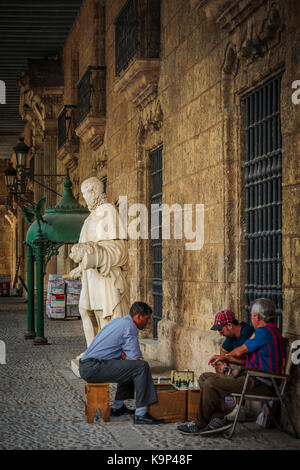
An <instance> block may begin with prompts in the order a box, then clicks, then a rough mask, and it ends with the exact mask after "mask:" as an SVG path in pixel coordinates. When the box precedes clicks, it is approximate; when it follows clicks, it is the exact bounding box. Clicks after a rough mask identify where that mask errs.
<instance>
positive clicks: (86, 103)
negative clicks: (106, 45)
mask: <svg viewBox="0 0 300 470" xmlns="http://www.w3.org/2000/svg"><path fill="white" fill-rule="evenodd" d="M105 71H106V67H102V66H92V65H89V67H88V68H87V70H86V71H85V73H84V74H83V76H82V77H81V79H80V80H79V81H78V83H77V124H80V123H81V122H82V121H83V119H84V118H85V117H86V116H87V115H88V114H89V112H90V111H93V112H94V113H95V114H96V115H97V114H102V115H105Z"/></svg>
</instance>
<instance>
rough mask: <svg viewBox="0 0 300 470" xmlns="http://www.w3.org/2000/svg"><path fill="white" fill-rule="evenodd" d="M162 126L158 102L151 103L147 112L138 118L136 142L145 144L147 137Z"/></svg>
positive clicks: (161, 113)
mask: <svg viewBox="0 0 300 470" xmlns="http://www.w3.org/2000/svg"><path fill="white" fill-rule="evenodd" d="M162 124H163V111H162V108H161V104H160V101H159V100H157V101H156V102H154V103H152V105H151V106H150V108H149V109H148V108H147V111H144V113H143V114H141V116H140V120H139V126H138V130H137V140H138V142H139V143H140V144H143V143H144V142H145V139H146V138H147V135H148V134H149V133H151V132H152V131H158V130H159V129H160V128H161V127H162Z"/></svg>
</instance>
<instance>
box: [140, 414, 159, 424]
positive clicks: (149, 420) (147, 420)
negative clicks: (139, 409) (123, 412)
mask: <svg viewBox="0 0 300 470" xmlns="http://www.w3.org/2000/svg"><path fill="white" fill-rule="evenodd" d="M164 422H165V420H164V419H156V418H153V416H151V415H149V413H146V414H145V415H143V416H136V415H134V418H133V423H134V424H162V423H164Z"/></svg>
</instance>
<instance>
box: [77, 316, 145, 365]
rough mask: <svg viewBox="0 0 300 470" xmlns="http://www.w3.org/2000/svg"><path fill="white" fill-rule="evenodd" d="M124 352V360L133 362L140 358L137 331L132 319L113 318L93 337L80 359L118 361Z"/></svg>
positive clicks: (128, 317)
mask: <svg viewBox="0 0 300 470" xmlns="http://www.w3.org/2000/svg"><path fill="white" fill-rule="evenodd" d="M122 351H124V353H125V354H126V359H128V360H131V361H135V360H138V359H139V358H140V357H141V356H142V353H141V350H140V345H139V341H138V330H137V327H136V325H135V324H134V323H133V320H132V317H131V316H130V315H126V316H125V317H122V318H115V319H114V320H111V321H110V322H109V323H108V324H107V325H105V326H104V327H103V328H102V329H101V330H100V331H99V333H98V334H97V335H96V336H95V338H94V339H93V341H92V343H91V344H90V346H89V347H88V349H87V350H86V351H85V353H84V355H83V356H82V359H83V360H84V359H90V358H94V359H99V360H101V359H120V357H121V352H122Z"/></svg>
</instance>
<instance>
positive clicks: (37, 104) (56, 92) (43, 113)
mask: <svg viewBox="0 0 300 470" xmlns="http://www.w3.org/2000/svg"><path fill="white" fill-rule="evenodd" d="M18 86H19V88H20V104H19V113H20V116H21V117H22V119H24V120H26V121H29V122H31V123H32V124H33V126H34V127H35V128H36V130H37V131H38V132H39V133H44V132H48V133H49V134H52V133H53V134H55V133H56V132H57V121H56V116H57V113H58V110H59V109H60V108H61V106H62V100H63V86H55V87H49V86H47V87H38V88H34V87H32V86H31V83H30V77H29V74H27V73H24V74H23V75H22V77H21V78H20V80H19V81H18Z"/></svg>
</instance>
